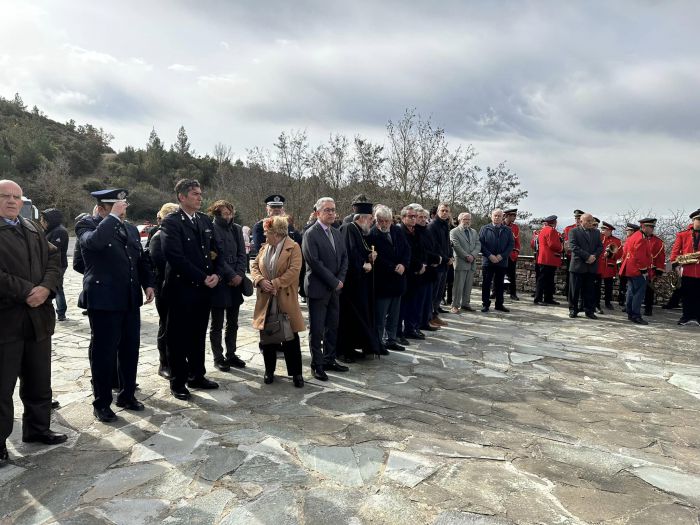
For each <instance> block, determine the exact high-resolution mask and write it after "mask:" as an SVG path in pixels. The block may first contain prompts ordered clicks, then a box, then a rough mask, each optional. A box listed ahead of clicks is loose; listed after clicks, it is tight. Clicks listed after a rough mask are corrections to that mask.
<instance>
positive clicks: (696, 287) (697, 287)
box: [681, 276, 700, 322]
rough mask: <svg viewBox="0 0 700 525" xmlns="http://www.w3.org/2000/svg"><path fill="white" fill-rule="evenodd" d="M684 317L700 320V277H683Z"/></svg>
mask: <svg viewBox="0 0 700 525" xmlns="http://www.w3.org/2000/svg"><path fill="white" fill-rule="evenodd" d="M681 295H682V297H683V317H685V318H686V319H695V320H696V321H698V322H700V278H698V277H685V276H683V277H681Z"/></svg>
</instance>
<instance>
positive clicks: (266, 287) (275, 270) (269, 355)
mask: <svg viewBox="0 0 700 525" xmlns="http://www.w3.org/2000/svg"><path fill="white" fill-rule="evenodd" d="M263 230H264V232H265V238H266V243H265V244H263V245H262V247H261V248H260V251H259V252H258V255H257V257H256V258H255V261H253V264H252V265H251V268H250V275H251V277H252V279H253V284H254V285H255V288H256V290H257V298H256V301H255V311H254V312H253V328H255V329H257V330H262V329H263V328H264V327H265V316H266V315H267V312H268V310H269V307H270V302H271V300H272V297H273V296H274V297H277V309H278V311H279V312H282V313H286V314H287V315H288V316H289V321H290V323H291V326H292V331H293V332H294V339H292V340H291V341H286V342H284V343H280V344H272V345H263V344H262V343H261V344H260V350H261V352H262V354H263V359H264V360H265V376H264V381H265V383H266V384H270V383H272V382H273V381H274V377H275V376H274V373H275V366H276V363H277V351H278V350H283V351H284V360H285V361H286V363H287V374H288V375H290V376H292V379H293V381H294V386H295V387H298V388H301V387H303V386H304V378H303V377H302V375H301V345H300V343H299V332H301V331H303V330H306V326H305V324H304V318H303V317H302V315H301V308H300V307H299V299H298V292H299V272H300V270H301V248H299V245H298V244H297V243H296V242H294V241H293V240H292V239H290V238H289V236H288V235H287V232H288V227H287V218H286V217H283V216H273V217H268V218H267V219H265V220H264V221H263Z"/></svg>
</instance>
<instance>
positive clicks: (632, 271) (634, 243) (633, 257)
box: [620, 231, 652, 277]
mask: <svg viewBox="0 0 700 525" xmlns="http://www.w3.org/2000/svg"><path fill="white" fill-rule="evenodd" d="M651 264H652V259H651V244H650V243H649V240H648V239H647V238H646V237H645V236H644V234H643V233H642V232H641V231H636V232H634V233H633V234H632V235H630V236H629V237H627V240H626V241H625V246H624V248H623V251H622V265H621V266H620V275H623V276H625V277H639V276H640V275H642V272H647V271H648V270H649V268H650V267H651Z"/></svg>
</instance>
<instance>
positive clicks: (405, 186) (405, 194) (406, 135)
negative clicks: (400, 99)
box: [386, 109, 418, 202]
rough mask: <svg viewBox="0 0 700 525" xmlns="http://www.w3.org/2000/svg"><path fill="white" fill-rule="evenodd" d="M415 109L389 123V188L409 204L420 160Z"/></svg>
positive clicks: (387, 164)
mask: <svg viewBox="0 0 700 525" xmlns="http://www.w3.org/2000/svg"><path fill="white" fill-rule="evenodd" d="M417 120H418V116H417V115H416V112H415V110H414V109H410V110H409V109H407V110H406V111H405V112H404V115H403V117H402V118H401V120H399V121H398V122H396V123H394V122H392V121H391V120H390V121H389V122H388V124H387V126H386V129H387V134H388V137H387V138H388V139H389V154H388V156H387V163H386V170H387V180H388V182H389V186H390V187H391V188H393V190H394V192H395V193H396V196H397V199H398V200H399V201H400V202H407V201H408V200H410V198H411V197H412V196H413V195H414V194H415V184H414V174H415V171H416V163H417V159H418V136H417V132H416V121H417Z"/></svg>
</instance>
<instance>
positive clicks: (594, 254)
mask: <svg viewBox="0 0 700 525" xmlns="http://www.w3.org/2000/svg"><path fill="white" fill-rule="evenodd" d="M569 247H570V248H571V263H570V265H569V286H570V291H569V317H571V318H574V317H576V316H577V315H578V312H579V299H580V298H581V296H582V295H583V309H584V312H585V313H586V317H588V318H589V319H597V318H598V317H597V316H596V315H595V287H594V283H595V276H596V273H597V272H598V258H599V257H600V256H601V254H602V253H603V242H602V241H601V239H600V231H599V230H598V228H596V227H595V220H594V218H593V215H591V214H590V213H584V214H583V215H581V223H580V224H579V225H578V226H576V227H575V228H572V229H571V231H570V232H569Z"/></svg>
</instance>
